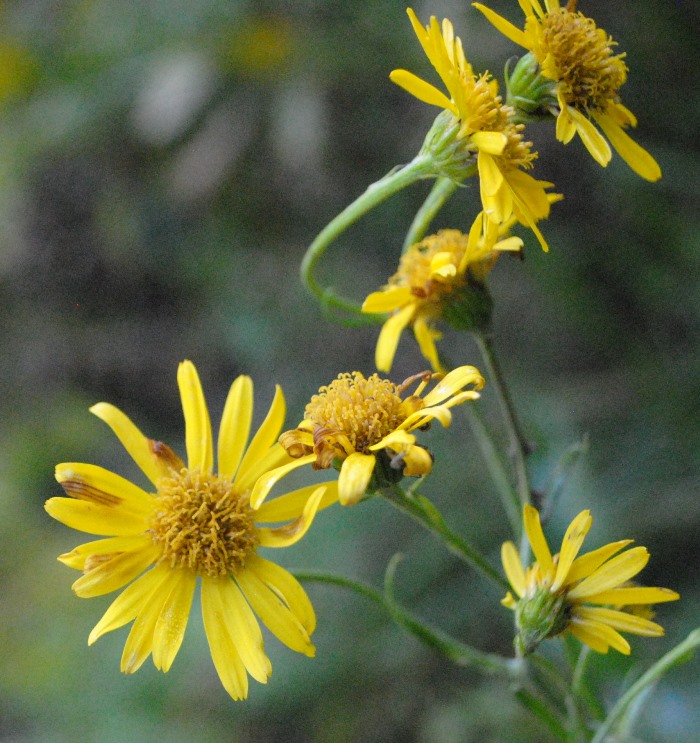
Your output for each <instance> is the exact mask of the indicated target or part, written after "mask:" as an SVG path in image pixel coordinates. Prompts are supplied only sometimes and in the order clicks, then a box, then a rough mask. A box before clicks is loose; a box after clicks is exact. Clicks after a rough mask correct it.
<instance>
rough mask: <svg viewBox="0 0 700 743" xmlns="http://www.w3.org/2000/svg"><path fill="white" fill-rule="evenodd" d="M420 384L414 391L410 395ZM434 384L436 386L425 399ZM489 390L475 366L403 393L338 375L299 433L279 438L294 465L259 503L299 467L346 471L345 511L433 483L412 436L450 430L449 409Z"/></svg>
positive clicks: (424, 376)
mask: <svg viewBox="0 0 700 743" xmlns="http://www.w3.org/2000/svg"><path fill="white" fill-rule="evenodd" d="M416 381H418V382H419V384H418V387H417V388H416V390H415V391H414V392H413V394H411V395H406V392H407V390H408V388H409V387H410V386H411V385H412V384H413V383H414V382H416ZM432 381H436V382H437V384H436V385H435V386H434V387H433V388H432V389H431V390H430V391H429V392H428V393H427V394H426V395H425V396H424V397H422V396H421V395H422V393H423V391H424V390H425V388H426V387H427V386H428V384H429V383H430V382H432ZM483 384H484V380H483V378H482V376H481V375H480V374H479V372H478V370H477V369H475V368H474V367H473V366H461V367H459V368H458V369H454V370H453V371H451V372H450V373H449V374H447V375H442V374H431V373H430V372H423V373H421V374H416V375H414V376H412V377H410V378H409V379H407V380H406V381H405V382H403V384H400V385H396V384H394V383H393V382H390V381H389V380H388V379H382V378H380V377H379V376H378V375H377V374H372V376H370V377H368V378H365V377H364V376H363V375H362V374H361V373H360V372H357V371H356V372H352V373H351V374H350V373H345V374H340V375H338V377H337V379H335V380H333V381H332V382H331V383H330V384H329V385H327V386H324V387H321V389H320V390H319V392H318V394H317V395H314V396H313V397H312V398H311V401H310V402H309V404H308V405H307V406H306V410H305V415H304V420H303V421H302V422H301V423H300V424H299V427H298V428H296V429H295V430H292V431H287V432H285V433H283V434H282V436H281V437H280V443H281V444H282V446H283V447H284V448H285V449H286V450H287V452H288V453H289V454H290V456H292V457H295V458H297V459H296V462H295V463H294V464H291V465H287V466H282V467H280V468H279V469H278V470H277V471H276V472H271V473H270V474H269V475H267V476H265V477H262V478H260V480H258V483H257V485H256V490H255V492H254V493H253V498H256V497H259V496H260V495H262V494H264V493H265V492H266V491H267V489H268V488H269V487H271V486H272V485H273V484H274V482H276V480H277V479H278V477H281V476H283V475H284V474H285V473H286V472H287V471H288V470H289V469H291V468H292V467H293V466H299V465H303V464H312V466H313V467H314V469H326V468H328V467H331V466H335V467H336V468H337V469H339V470H340V475H339V478H338V496H339V499H340V502H341V503H342V504H343V505H354V504H355V503H357V502H358V501H359V500H360V498H362V496H363V495H364V494H365V492H366V491H367V490H368V489H378V488H382V487H387V486H389V485H391V484H394V483H397V482H398V481H399V480H400V479H401V478H402V477H403V476H405V475H406V476H421V475H427V474H428V473H429V472H430V471H431V470H432V467H433V459H432V456H431V455H430V452H428V450H427V449H425V448H424V447H422V446H420V445H419V444H418V443H416V437H415V435H414V434H413V433H412V432H413V431H415V430H416V429H424V428H425V427H427V426H428V424H429V423H430V422H431V421H432V420H437V421H439V422H440V423H441V424H442V425H443V426H449V425H450V423H451V421H452V414H451V411H450V408H452V407H454V406H455V405H459V404H461V403H463V402H466V401H467V400H475V399H477V398H478V397H479V393H478V390H479V389H481V387H482V386H483ZM465 388H469V389H465Z"/></svg>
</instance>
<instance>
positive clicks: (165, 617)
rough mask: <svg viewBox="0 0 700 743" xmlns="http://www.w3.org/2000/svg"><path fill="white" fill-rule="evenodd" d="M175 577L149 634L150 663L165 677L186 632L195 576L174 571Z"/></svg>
mask: <svg viewBox="0 0 700 743" xmlns="http://www.w3.org/2000/svg"><path fill="white" fill-rule="evenodd" d="M173 572H174V574H175V575H176V576H177V578H176V580H175V581H174V585H173V589H172V591H170V595H169V596H168V598H167V599H166V601H165V603H164V604H163V608H162V609H161V612H160V615H159V616H158V620H157V621H156V625H155V628H154V630H153V663H154V665H155V667H156V668H157V669H158V670H159V671H163V673H167V672H168V671H169V670H170V667H171V666H172V664H173V661H174V660H175V656H176V655H177V651H178V650H179V649H180V645H182V640H183V638H184V636H185V630H186V629H187V621H188V620H189V617H190V608H191V606H192V596H193V595H194V589H195V586H196V585H197V576H196V575H195V573H194V572H192V571H190V570H175V571H173Z"/></svg>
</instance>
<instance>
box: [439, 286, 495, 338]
mask: <svg viewBox="0 0 700 743" xmlns="http://www.w3.org/2000/svg"><path fill="white" fill-rule="evenodd" d="M440 306H441V314H442V319H443V320H444V321H445V322H446V323H447V324H448V325H449V326H450V327H451V328H454V329H455V330H460V331H467V332H472V331H475V330H478V331H480V332H482V333H487V332H489V330H490V328H491V318H492V317H493V299H492V298H491V292H489V290H488V287H487V286H486V284H483V283H482V282H480V281H477V280H476V279H474V278H473V277H472V276H470V275H469V273H467V281H466V282H465V283H464V284H463V285H462V286H457V287H455V289H454V290H453V291H452V292H450V293H449V294H445V295H444V296H443V297H441V298H440Z"/></svg>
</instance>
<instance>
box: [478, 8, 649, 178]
mask: <svg viewBox="0 0 700 743" xmlns="http://www.w3.org/2000/svg"><path fill="white" fill-rule="evenodd" d="M520 6H521V7H522V8H523V11H524V13H525V26H524V29H522V30H521V29H519V28H517V27H516V26H514V25H513V24H512V23H510V22H509V21H507V20H506V19H505V18H502V17H501V16H500V15H498V13H495V12H494V11H493V10H491V9H490V8H487V7H485V6H484V5H482V4H481V3H474V7H476V8H478V9H479V10H480V11H481V12H482V13H483V14H484V15H485V16H486V18H488V20H489V21H490V22H491V23H492V24H493V25H494V26H495V27H496V28H497V29H498V30H499V31H501V33H503V34H504V35H505V36H507V37H508V38H509V39H511V41H514V42H515V43H516V44H518V45H519V46H522V47H524V48H525V49H527V50H528V51H529V52H530V53H531V54H532V56H533V57H534V58H535V60H536V62H537V64H538V65H539V68H540V70H541V74H542V75H543V76H544V77H545V78H548V79H549V80H553V81H555V82H556V88H557V91H556V93H557V99H558V108H559V114H558V116H557V139H558V140H559V141H560V142H564V143H565V144H566V143H568V142H570V141H571V139H572V138H573V137H574V135H575V134H578V135H579V136H580V137H581V140H582V141H583V143H584V145H585V146H586V148H587V149H588V151H589V152H590V154H591V155H592V157H593V158H594V160H596V161H597V162H598V163H600V164H601V165H602V166H606V165H607V164H608V163H609V162H610V159H611V157H612V153H611V151H610V145H609V144H608V142H607V141H606V139H605V137H604V136H603V134H605V136H606V137H607V138H608V140H609V141H610V144H612V146H613V147H614V148H615V149H616V150H617V152H618V154H619V155H620V157H621V158H622V159H623V160H624V161H625V162H626V163H627V164H628V165H629V166H630V168H632V170H633V171H634V172H635V173H637V174H638V175H640V176H641V177H642V178H645V179H646V180H648V181H656V180H658V179H659V178H660V177H661V169H660V168H659V166H658V164H657V162H656V160H654V158H653V157H652V156H651V155H650V154H649V153H648V152H647V151H646V150H645V149H643V148H642V147H640V146H639V145H638V144H637V143H636V142H635V141H634V140H632V139H631V138H630V137H629V135H628V134H627V133H626V132H625V129H627V128H628V127H630V126H632V127H633V126H636V125H637V120H636V118H635V117H634V115H633V114H632V112H631V111H629V109H627V108H625V106H623V105H622V103H621V102H620V96H619V93H618V91H619V89H620V87H622V85H623V83H624V82H625V80H626V79H627V65H626V64H625V62H624V56H625V55H624V54H614V52H613V48H614V46H615V42H614V41H613V40H612V38H611V37H610V36H608V35H607V34H606V33H605V31H603V29H601V28H598V27H597V26H596V24H595V22H594V21H593V19H591V18H587V17H586V16H585V15H584V14H583V13H580V12H576V1H575V0H569V2H568V3H567V5H566V6H565V7H561V6H560V4H559V0H544V7H542V5H541V3H540V0H521V1H520ZM595 124H597V125H598V126H599V127H600V129H601V130H602V132H603V134H601V133H600V132H599V131H598V129H596V126H595Z"/></svg>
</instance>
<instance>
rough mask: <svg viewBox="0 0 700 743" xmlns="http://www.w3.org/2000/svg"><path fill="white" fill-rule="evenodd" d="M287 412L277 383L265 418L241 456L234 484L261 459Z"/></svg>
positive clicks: (244, 476)
mask: <svg viewBox="0 0 700 743" xmlns="http://www.w3.org/2000/svg"><path fill="white" fill-rule="evenodd" d="M286 414H287V403H286V402H285V400H284V393H283V392H282V388H281V387H280V386H279V385H276V386H275V396H274V398H273V399H272V403H271V404H270V409H269V410H268V411H267V415H266V416H265V420H264V421H263V422H262V423H261V424H260V428H258V430H257V431H256V432H255V435H254V436H253V440H252V441H251V442H250V446H249V447H248V450H247V451H246V453H245V455H244V456H243V461H242V462H241V466H240V467H239V470H238V474H237V475H236V479H235V483H234V484H235V485H239V483H240V481H241V480H244V479H246V478H247V477H248V473H249V472H250V470H251V469H253V468H254V467H255V466H256V465H257V463H258V462H259V461H260V460H261V459H263V458H264V457H265V456H266V455H267V453H268V452H269V450H270V449H271V448H272V446H273V445H274V444H275V442H276V441H277V438H278V437H279V435H280V431H281V430H282V426H283V425H284V418H285V416H286Z"/></svg>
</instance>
